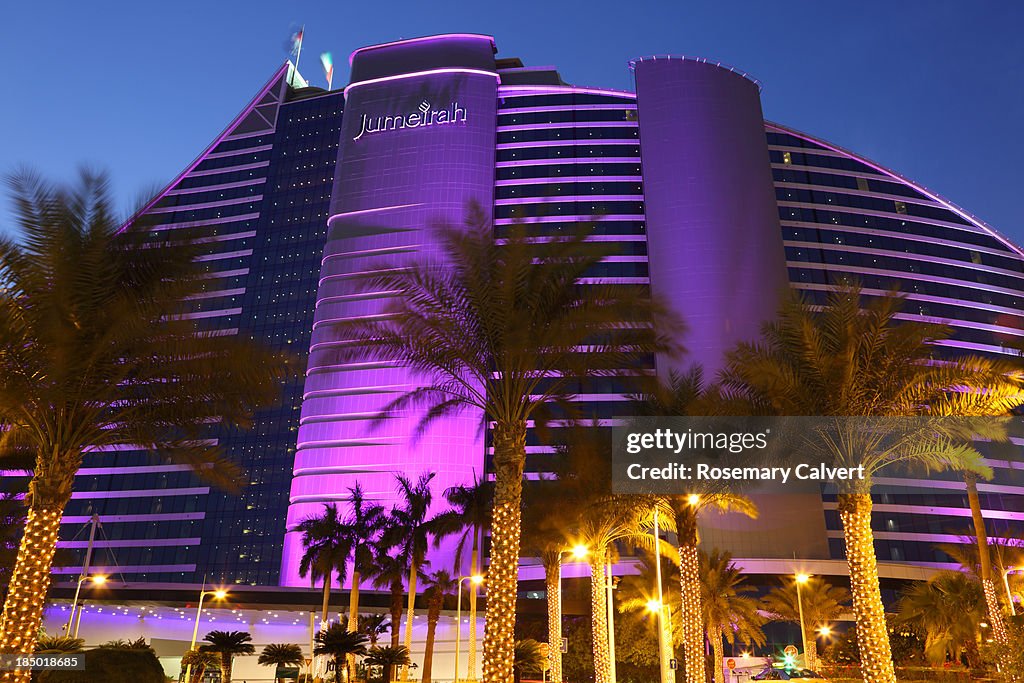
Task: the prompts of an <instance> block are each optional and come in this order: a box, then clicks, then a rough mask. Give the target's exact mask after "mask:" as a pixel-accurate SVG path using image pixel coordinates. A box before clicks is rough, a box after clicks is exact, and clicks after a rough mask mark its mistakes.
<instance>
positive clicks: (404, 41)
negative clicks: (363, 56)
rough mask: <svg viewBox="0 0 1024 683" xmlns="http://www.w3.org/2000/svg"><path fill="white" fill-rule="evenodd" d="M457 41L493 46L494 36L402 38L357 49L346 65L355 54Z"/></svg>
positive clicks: (478, 34) (482, 34)
mask: <svg viewBox="0 0 1024 683" xmlns="http://www.w3.org/2000/svg"><path fill="white" fill-rule="evenodd" d="M459 39H469V40H480V39H483V40H489V41H490V42H491V45H492V46H493V45H494V36H489V35H487V34H485V33H440V34H437V35H432V36H420V37H418V38H403V39H402V40H393V41H391V42H390V43H378V44H376V45H366V46H364V47H357V48H356V49H355V50H353V51H352V52H351V53H350V54H349V56H348V65H349V66H352V65H353V62H354V61H355V58H356V55H357V54H360V53H363V52H369V51H370V50H379V49H382V48H387V47H399V46H408V45H412V44H414V43H429V42H439V43H440V42H450V41H452V40H459Z"/></svg>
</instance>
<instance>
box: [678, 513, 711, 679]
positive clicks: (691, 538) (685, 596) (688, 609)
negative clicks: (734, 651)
mask: <svg viewBox="0 0 1024 683" xmlns="http://www.w3.org/2000/svg"><path fill="white" fill-rule="evenodd" d="M676 535H677V536H678V538H679V595H680V599H681V601H682V607H681V610H680V615H679V618H680V620H681V621H682V631H683V680H684V681H685V682H686V683H705V681H706V680H707V672H706V670H705V666H704V618H703V616H702V615H703V612H702V610H701V601H700V561H699V559H698V555H697V513H696V512H695V511H694V510H693V509H692V506H691V507H688V508H686V509H683V510H681V511H679V512H677V513H676Z"/></svg>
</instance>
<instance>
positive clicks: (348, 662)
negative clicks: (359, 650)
mask: <svg viewBox="0 0 1024 683" xmlns="http://www.w3.org/2000/svg"><path fill="white" fill-rule="evenodd" d="M361 579H362V577H361V576H360V575H359V570H358V569H355V568H354V567H353V569H352V587H351V589H349V592H348V632H349V633H355V632H356V631H358V630H359V581H360V580H361ZM345 671H346V673H347V677H348V680H350V681H351V680H352V679H353V677H354V676H355V673H356V656H355V655H354V654H351V653H349V654H348V655H346V656H345Z"/></svg>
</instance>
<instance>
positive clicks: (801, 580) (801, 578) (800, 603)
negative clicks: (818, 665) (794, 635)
mask: <svg viewBox="0 0 1024 683" xmlns="http://www.w3.org/2000/svg"><path fill="white" fill-rule="evenodd" d="M810 578H811V577H810V576H808V575H807V574H797V575H796V604H797V610H798V611H799V613H800V639H801V641H802V642H801V643H800V648H801V649H802V650H803V653H804V667H806V668H808V669H809V668H811V667H812V666H814V662H811V661H809V657H808V656H807V655H808V652H807V627H806V626H805V625H804V600H803V595H802V594H801V593H800V586H802V585H803V584H805V583H807V580H808V579H810Z"/></svg>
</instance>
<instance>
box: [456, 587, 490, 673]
mask: <svg viewBox="0 0 1024 683" xmlns="http://www.w3.org/2000/svg"><path fill="white" fill-rule="evenodd" d="M467 579H468V580H469V581H470V582H471V583H472V584H473V586H474V587H476V586H479V585H480V584H481V583H483V582H484V577H483V576H481V575H480V574H473V575H471V576H462V577H459V581H458V584H457V585H456V590H457V591H458V593H459V597H458V599H457V600H456V601H455V677H454V679H453V681H454V683H459V650H460V646H461V644H462V582H463V581H466V580H467ZM475 675H476V672H475V671H470V672H469V676H470V678H472V677H473V676H475Z"/></svg>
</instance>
